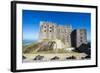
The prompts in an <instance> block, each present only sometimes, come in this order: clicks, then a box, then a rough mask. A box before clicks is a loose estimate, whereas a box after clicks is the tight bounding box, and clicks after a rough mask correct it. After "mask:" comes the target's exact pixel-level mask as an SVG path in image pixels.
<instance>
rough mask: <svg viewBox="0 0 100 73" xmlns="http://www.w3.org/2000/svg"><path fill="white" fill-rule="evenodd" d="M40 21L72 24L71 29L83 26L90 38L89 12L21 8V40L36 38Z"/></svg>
mask: <svg viewBox="0 0 100 73" xmlns="http://www.w3.org/2000/svg"><path fill="white" fill-rule="evenodd" d="M40 21H48V22H53V23H57V24H59V25H72V28H73V30H74V29H80V28H84V29H86V30H87V38H88V40H90V37H91V36H90V35H91V34H90V33H91V31H90V30H91V14H90V13H76V12H53V11H34V10H23V12H22V26H23V40H38V35H39V34H38V33H39V25H40V24H39V23H40Z"/></svg>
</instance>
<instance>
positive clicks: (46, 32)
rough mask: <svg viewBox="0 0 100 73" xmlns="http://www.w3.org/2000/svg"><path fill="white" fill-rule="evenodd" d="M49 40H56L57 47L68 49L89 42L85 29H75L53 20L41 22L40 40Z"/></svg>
mask: <svg viewBox="0 0 100 73" xmlns="http://www.w3.org/2000/svg"><path fill="white" fill-rule="evenodd" d="M43 40H49V41H55V42H56V48H65V49H67V50H72V49H74V48H73V47H79V46H80V45H81V44H86V43H87V35H86V30H85V29H76V30H73V29H72V26H71V25H67V24H66V26H61V25H58V24H56V23H52V22H45V21H41V22H40V31H39V41H43Z"/></svg>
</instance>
